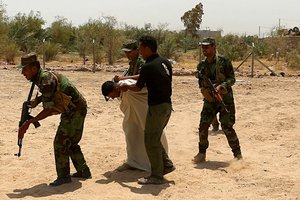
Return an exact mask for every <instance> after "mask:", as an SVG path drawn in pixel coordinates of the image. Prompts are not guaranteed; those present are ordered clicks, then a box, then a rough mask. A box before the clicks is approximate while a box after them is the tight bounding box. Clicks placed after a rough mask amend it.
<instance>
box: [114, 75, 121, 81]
mask: <svg viewBox="0 0 300 200" xmlns="http://www.w3.org/2000/svg"><path fill="white" fill-rule="evenodd" d="M120 80H121V77H120V76H119V75H115V77H114V82H116V83H117V82H119V81H120Z"/></svg>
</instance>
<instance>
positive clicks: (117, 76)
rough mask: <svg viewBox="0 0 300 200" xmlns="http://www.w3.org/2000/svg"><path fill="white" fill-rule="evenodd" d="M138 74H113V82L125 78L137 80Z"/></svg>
mask: <svg viewBox="0 0 300 200" xmlns="http://www.w3.org/2000/svg"><path fill="white" fill-rule="evenodd" d="M139 76H140V75H139V74H137V75H132V76H119V75H115V77H114V81H115V82H119V81H121V80H126V79H133V80H138V79H139Z"/></svg>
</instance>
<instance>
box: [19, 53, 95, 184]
mask: <svg viewBox="0 0 300 200" xmlns="http://www.w3.org/2000/svg"><path fill="white" fill-rule="evenodd" d="M19 67H20V68H22V74H23V75H24V76H25V78H26V79H27V80H29V81H31V82H32V83H33V84H35V85H37V87H38V88H39V91H40V92H41V96H37V97H36V98H35V99H34V100H33V101H31V102H30V106H31V107H32V108H34V107H36V106H37V105H38V104H39V103H41V102H42V103H43V110H42V111H41V112H40V113H39V114H38V115H36V116H35V117H32V118H30V117H29V119H27V120H26V121H25V122H24V123H23V124H22V125H20V127H19V132H18V139H19V140H20V139H22V138H23V137H24V134H25V132H26V131H27V129H28V127H29V125H30V124H36V123H37V122H38V121H40V120H42V119H45V118H47V117H49V116H51V115H55V114H61V117H60V119H61V121H60V124H59V126H58V129H57V132H56V136H55V139H54V155H55V164H56V172H57V179H56V180H55V181H54V182H52V183H50V186H59V185H62V184H65V183H69V182H71V176H70V163H69V159H70V158H71V160H72V162H73V165H74V167H75V169H76V170H77V172H76V173H74V174H73V175H72V177H74V178H91V172H90V170H89V167H88V166H87V164H86V161H85V159H84V156H83V154H82V152H81V149H80V146H79V144H78V143H79V141H80V140H81V137H82V132H83V126H84V119H85V116H86V113H87V103H86V100H85V99H84V97H83V96H82V95H81V94H80V93H79V91H78V90H77V89H76V87H75V86H74V85H73V84H72V83H70V82H69V80H68V79H67V78H66V77H65V76H64V75H61V74H58V73H54V72H51V71H46V70H43V69H41V67H40V62H39V61H38V60H37V56H36V54H34V53H31V54H28V55H26V56H23V57H22V58H21V65H20V66H19Z"/></svg>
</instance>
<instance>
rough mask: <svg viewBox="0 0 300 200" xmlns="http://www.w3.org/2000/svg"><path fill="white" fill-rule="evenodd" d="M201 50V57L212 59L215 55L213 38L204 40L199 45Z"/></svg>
mask: <svg viewBox="0 0 300 200" xmlns="http://www.w3.org/2000/svg"><path fill="white" fill-rule="evenodd" d="M199 45H200V46H201V48H202V52H203V55H204V56H206V57H208V58H209V57H214V56H215V55H216V40H215V39H214V38H210V37H208V38H204V39H203V40H202V42H200V43H199Z"/></svg>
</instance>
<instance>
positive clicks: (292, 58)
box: [286, 49, 300, 70]
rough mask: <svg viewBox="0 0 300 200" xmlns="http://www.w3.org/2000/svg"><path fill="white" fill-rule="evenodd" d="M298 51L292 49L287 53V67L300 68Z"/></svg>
mask: <svg viewBox="0 0 300 200" xmlns="http://www.w3.org/2000/svg"><path fill="white" fill-rule="evenodd" d="M299 53H300V52H298V51H297V50H295V49H294V50H292V51H291V52H289V53H287V56H286V59H287V62H288V65H287V67H288V68H291V69H295V70H300V54H299Z"/></svg>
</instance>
